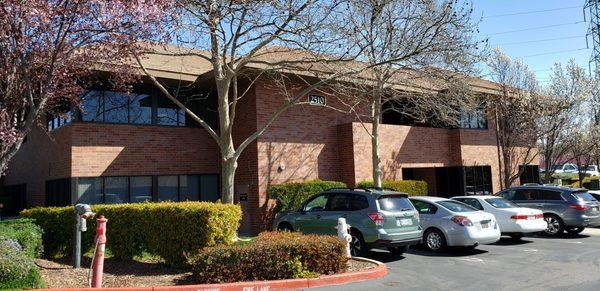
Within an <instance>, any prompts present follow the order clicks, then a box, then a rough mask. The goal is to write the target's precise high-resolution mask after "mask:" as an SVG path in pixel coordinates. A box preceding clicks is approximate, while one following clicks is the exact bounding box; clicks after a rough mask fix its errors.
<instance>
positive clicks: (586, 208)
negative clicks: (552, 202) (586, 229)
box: [569, 204, 590, 211]
mask: <svg viewBox="0 0 600 291" xmlns="http://www.w3.org/2000/svg"><path fill="white" fill-rule="evenodd" d="M569 207H570V208H573V209H575V210H581V211H586V210H588V209H590V207H589V206H587V205H580V204H571V205H569Z"/></svg>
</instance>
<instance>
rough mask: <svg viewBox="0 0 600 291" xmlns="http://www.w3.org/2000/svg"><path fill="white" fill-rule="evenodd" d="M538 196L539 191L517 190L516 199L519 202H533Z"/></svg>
mask: <svg viewBox="0 0 600 291" xmlns="http://www.w3.org/2000/svg"><path fill="white" fill-rule="evenodd" d="M536 195H537V190H535V189H517V190H516V191H515V199H514V200H519V201H527V200H533V199H534V197H535V196H536Z"/></svg>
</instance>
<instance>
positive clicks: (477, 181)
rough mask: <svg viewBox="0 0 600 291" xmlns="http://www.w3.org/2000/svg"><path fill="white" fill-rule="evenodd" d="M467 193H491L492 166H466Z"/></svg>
mask: <svg viewBox="0 0 600 291" xmlns="http://www.w3.org/2000/svg"><path fill="white" fill-rule="evenodd" d="M464 171H465V194H466V195H491V194H492V168H491V167H490V166H473V167H464Z"/></svg>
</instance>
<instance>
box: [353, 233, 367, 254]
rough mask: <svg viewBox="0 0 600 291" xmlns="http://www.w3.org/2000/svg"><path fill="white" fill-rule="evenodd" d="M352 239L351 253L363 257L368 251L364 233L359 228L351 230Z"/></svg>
mask: <svg viewBox="0 0 600 291" xmlns="http://www.w3.org/2000/svg"><path fill="white" fill-rule="evenodd" d="M350 235H351V236H352V241H350V254H351V255H352V256H353V257H361V256H364V255H365V254H366V253H367V246H366V245H365V240H364V239H363V236H362V234H360V232H359V231H358V230H354V229H352V230H350Z"/></svg>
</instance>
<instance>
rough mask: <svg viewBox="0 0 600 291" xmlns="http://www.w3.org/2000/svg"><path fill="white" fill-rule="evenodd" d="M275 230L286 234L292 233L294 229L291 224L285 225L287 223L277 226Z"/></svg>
mask: <svg viewBox="0 0 600 291" xmlns="http://www.w3.org/2000/svg"><path fill="white" fill-rule="evenodd" d="M277 230H278V231H287V232H293V231H294V228H293V227H292V225H291V224H289V223H287V222H282V223H280V224H279V225H278V226H277Z"/></svg>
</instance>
